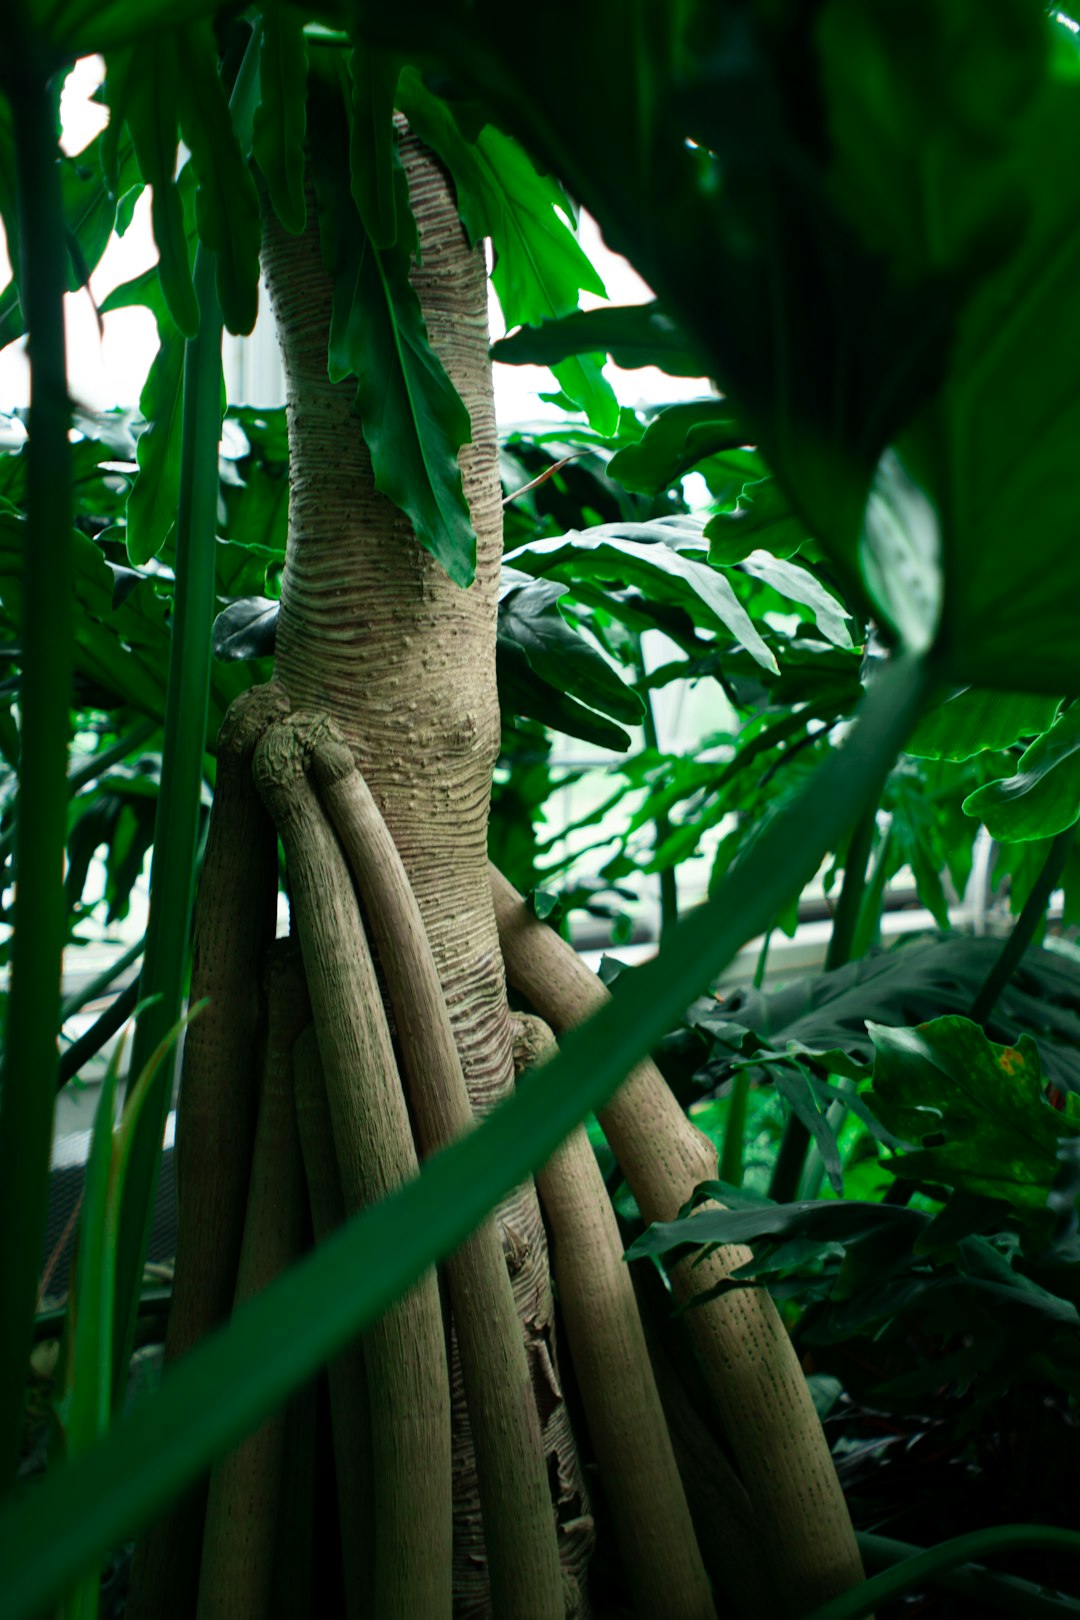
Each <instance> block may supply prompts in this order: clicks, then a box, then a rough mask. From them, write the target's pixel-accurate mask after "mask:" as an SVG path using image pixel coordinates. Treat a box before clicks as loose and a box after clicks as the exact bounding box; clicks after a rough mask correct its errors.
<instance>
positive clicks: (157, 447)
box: [127, 322, 184, 568]
mask: <svg viewBox="0 0 1080 1620" xmlns="http://www.w3.org/2000/svg"><path fill="white" fill-rule="evenodd" d="M170 327H171V323H169V324H168V325H166V324H165V323H164V322H162V323H160V324H159V328H158V330H159V332H160V334H161V347H160V349H159V350H158V352H157V354H156V356H155V357H154V361H153V364H152V365H151V367H150V371H149V373H148V375H147V378H146V382H145V383H144V385H143V391H142V394H141V395H140V396H139V409H140V410H141V411H142V414H143V415H144V416H145V418H146V427H145V428H144V429H143V431H142V433H140V435H139V441H138V445H137V448H136V452H135V454H136V457H137V459H138V463H139V476H138V477H137V478H136V480H135V482H134V484H133V485H132V486H131V494H130V495H129V497H128V504H127V550H128V556H129V557H130V559H131V564H132V567H133V568H141V567H142V566H143V565H144V564H145V563H147V562H149V561H150V558H151V557H156V556H157V554H158V552H159V551H160V550H161V548H162V547H163V546H164V545H165V544H166V542H167V541H168V540H169V539H170V537H171V535H172V533H173V530H174V528H175V526H176V508H177V502H178V501H179V498H180V437H181V417H182V407H183V392H184V342H183V339H182V338H181V337H180V335H179V333H178V332H177V331H176V330H175V329H171V330H170Z"/></svg>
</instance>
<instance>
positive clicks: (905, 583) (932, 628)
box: [859, 450, 943, 652]
mask: <svg viewBox="0 0 1080 1620" xmlns="http://www.w3.org/2000/svg"><path fill="white" fill-rule="evenodd" d="M859 558H860V563H861V566H862V573H863V579H864V581H865V583H866V588H867V590H868V591H869V593H870V600H871V601H872V602H873V603H874V605H875V606H876V607H877V610H878V612H879V613H880V615H881V617H882V618H883V619H884V621H885V623H886V624H888V625H889V626H890V627H891V629H892V630H893V631H894V632H895V634H896V635H897V636H898V637H899V638H900V641H901V643H902V645H904V646H906V647H910V648H911V649H912V650H913V651H916V652H921V651H925V650H926V649H927V648H928V647H929V646H930V645H931V643H932V642H933V640H934V638H935V636H936V634H937V630H938V625H939V623H940V620H941V607H942V594H943V582H942V568H941V531H940V528H939V525H938V519H937V514H936V512H935V511H934V508H933V506H932V505H931V504H930V502H929V500H928V499H927V497H926V495H925V494H924V493H923V491H922V490H921V489H920V488H919V486H918V485H917V484H916V482H915V480H914V479H913V478H912V477H911V476H910V475H909V473H908V472H907V471H906V469H905V468H904V466H903V464H902V462H901V461H900V459H899V457H898V456H896V455H895V454H894V453H893V452H892V451H891V450H887V451H886V452H885V454H884V455H883V456H882V458H881V460H880V461H879V462H878V466H877V471H876V472H875V474H874V481H873V484H872V485H871V488H870V495H869V498H868V500H867V503H866V512H865V514H864V517H863V531H862V537H861V540H860V542H859Z"/></svg>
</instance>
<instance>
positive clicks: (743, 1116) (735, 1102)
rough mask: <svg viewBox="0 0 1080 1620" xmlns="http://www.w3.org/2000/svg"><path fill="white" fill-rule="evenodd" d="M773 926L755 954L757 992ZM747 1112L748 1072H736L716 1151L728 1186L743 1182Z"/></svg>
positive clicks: (735, 1185)
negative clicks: (721, 1139) (718, 1150)
mask: <svg viewBox="0 0 1080 1620" xmlns="http://www.w3.org/2000/svg"><path fill="white" fill-rule="evenodd" d="M773 927H774V925H772V924H770V926H769V927H768V928H767V929H766V930H765V934H764V937H763V939H762V941H761V949H760V950H759V951H758V959H757V962H756V963H755V965H754V989H755V990H760V989H761V987H762V985H763V984H764V983H765V970H766V968H767V967H768V965H769V946H770V944H771V943H772V937H773ZM749 1112H750V1071H749V1069H737V1070H736V1071H735V1078H734V1080H733V1081H732V1082H731V1097H730V1100H729V1102H728V1111H727V1119H726V1120H725V1121H724V1142H723V1147H722V1148H721V1152H720V1180H721V1181H726V1182H727V1184H728V1186H729V1187H741V1186H742V1182H743V1172H744V1170H745V1165H744V1163H743V1154H744V1152H745V1149H746V1121H747V1118H748V1116H749Z"/></svg>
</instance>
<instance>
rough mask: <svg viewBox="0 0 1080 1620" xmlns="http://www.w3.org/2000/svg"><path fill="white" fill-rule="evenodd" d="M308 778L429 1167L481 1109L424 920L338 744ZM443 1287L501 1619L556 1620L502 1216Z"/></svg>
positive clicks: (559, 1593) (534, 1428)
mask: <svg viewBox="0 0 1080 1620" xmlns="http://www.w3.org/2000/svg"><path fill="white" fill-rule="evenodd" d="M313 769H314V777H315V780H316V783H317V785H318V789H319V794H320V797H321V798H322V801H323V803H324V805H325V806H326V809H327V810H328V812H329V814H330V818H331V820H332V821H333V823H334V826H335V828H336V829H337V833H338V836H339V838H340V839H341V843H342V847H343V849H344V851H345V855H346V858H347V859H348V862H349V865H350V867H351V869H352V873H353V877H354V878H355V880H356V885H357V889H358V891H359V895H360V900H361V902H362V904H363V906H364V911H365V914H366V916H367V917H368V919H369V922H370V927H371V930H372V935H373V942H374V945H375V949H376V952H377V955H378V958H379V963H380V966H381V969H382V977H383V980H384V982H385V986H386V990H387V995H388V999H389V1002H390V1006H391V1009H392V1012H393V1016H394V1023H395V1030H396V1034H397V1044H398V1050H399V1052H400V1054H401V1058H402V1066H403V1069H404V1076H405V1080H406V1084H407V1086H408V1096H409V1102H410V1105H411V1113H412V1118H413V1122H414V1126H415V1129H416V1132H417V1137H418V1141H419V1145H420V1149H421V1152H422V1153H423V1154H424V1155H425V1156H426V1155H428V1154H431V1153H434V1152H436V1151H437V1150H438V1149H439V1148H441V1147H445V1146H446V1145H447V1144H448V1143H450V1142H452V1141H455V1140H456V1139H458V1138H459V1137H461V1136H463V1135H464V1134H465V1133H466V1132H467V1131H468V1130H470V1129H471V1127H472V1124H473V1112H472V1108H471V1107H470V1105H469V1099H468V1094H467V1092H466V1089H465V1080H464V1077H463V1075H462V1071H461V1060H460V1058H459V1057H458V1052H457V1047H456V1046H455V1044H454V1034H453V1030H452V1029H451V1026H450V1018H449V1014H448V1013H447V1010H446V1002H445V1000H444V998H443V992H442V986H441V984H440V982H439V976H438V972H437V970H436V967H435V962H434V958H433V957H432V954H431V948H430V946H429V944H428V939H427V934H426V932H425V930H424V924H423V920H422V918H421V916H420V910H419V907H418V906H417V903H416V900H415V897H414V895H413V892H412V888H411V886H410V884H409V880H408V877H407V876H406V874H405V869H404V866H403V865H402V863H401V857H400V856H399V854H398V852H397V849H396V847H395V845H394V842H393V839H392V838H391V837H390V834H389V832H388V831H387V827H386V823H385V822H384V821H383V818H382V816H381V815H380V813H379V810H378V808H377V806H376V804H375V801H374V799H373V798H372V796H371V794H370V792H369V791H368V789H367V786H366V784H365V783H364V781H363V779H362V778H361V776H360V775H359V773H358V772H357V770H356V768H355V765H354V762H353V756H352V753H351V751H350V750H349V748H348V747H347V746H346V744H345V743H344V741H343V740H342V739H341V737H340V735H339V734H336V733H334V732H333V731H332V730H330V729H327V730H326V731H323V732H320V733H319V734H318V736H317V738H316V740H315V743H314V756H313ZM446 1277H447V1283H448V1291H449V1296H450V1306H451V1311H452V1313H453V1321H454V1327H455V1330H456V1335H457V1345H458V1349H459V1352H460V1357H461V1368H462V1377H463V1381H464V1388H465V1397H466V1401H467V1405H468V1412H469V1419H470V1423H471V1429H472V1436H473V1441H474V1445H475V1449H476V1467H477V1476H478V1486H479V1495H480V1505H481V1511H482V1516H483V1526H484V1532H485V1543H486V1547H487V1553H488V1572H489V1577H490V1582H491V1601H492V1606H493V1609H494V1612H495V1613H496V1614H498V1615H508V1616H509V1615H529V1616H532V1617H535V1620H541V1617H549V1620H562V1616H563V1614H564V1612H565V1600H564V1594H563V1578H562V1570H561V1567H560V1562H559V1550H558V1544H557V1540H556V1525H555V1518H554V1513H553V1510H552V1504H551V1499H550V1496H549V1492H548V1482H547V1473H546V1468H545V1462H544V1454H543V1445H542V1439H541V1434H540V1422H539V1418H538V1415H537V1410H536V1404H535V1401H534V1399H533V1393H532V1387H531V1382H530V1377H529V1368H528V1364H527V1362H526V1357H525V1348H524V1344H523V1342H522V1337H521V1328H520V1324H519V1322H518V1316H517V1310H516V1308H515V1304H514V1295H513V1290H512V1288H511V1285H510V1279H509V1276H508V1273H507V1267H506V1260H505V1257H504V1254H503V1246H502V1241H501V1238H500V1235H499V1231H498V1228H497V1226H496V1223H495V1219H494V1217H492V1218H489V1219H488V1220H486V1221H485V1222H483V1223H482V1225H481V1226H480V1227H478V1228H477V1230H476V1231H475V1232H474V1233H473V1234H472V1236H471V1237H469V1238H468V1239H467V1240H466V1241H465V1243H464V1244H462V1246H461V1248H460V1249H459V1250H458V1251H457V1252H456V1253H455V1254H454V1255H452V1256H451V1257H450V1258H449V1259H448V1260H447V1262H446Z"/></svg>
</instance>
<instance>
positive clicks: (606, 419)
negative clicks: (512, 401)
mask: <svg viewBox="0 0 1080 1620" xmlns="http://www.w3.org/2000/svg"><path fill="white" fill-rule="evenodd" d="M603 365H604V357H603V355H602V354H582V355H575V356H574V358H573V359H571V360H560V361H559V363H558V365H555V366H552V368H551V371H552V375H553V376H554V378H555V381H556V382H557V383H558V384H559V387H560V388H561V389H562V391H563V393H564V394H565V395H566V397H567V399H569V400H570V402H571V403H572V404H574V405H579V406H580V407H581V409H582V410H583V411H584V412H585V415H586V416H587V417H588V419H589V426H590V427H593V428H595V429H596V431H597V433H599V434H602V435H603V437H605V438H611V436H612V435H613V434H614V433H615V432H616V431H617V429H618V426H619V401H618V400H617V398H616V397H615V390H614V389H613V388H612V386H611V384H610V383H609V382H608V380H607V378H606V377H605V376H604V372H603Z"/></svg>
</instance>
